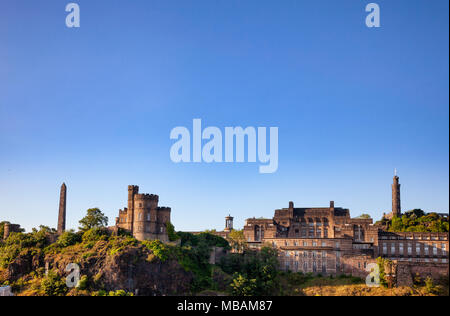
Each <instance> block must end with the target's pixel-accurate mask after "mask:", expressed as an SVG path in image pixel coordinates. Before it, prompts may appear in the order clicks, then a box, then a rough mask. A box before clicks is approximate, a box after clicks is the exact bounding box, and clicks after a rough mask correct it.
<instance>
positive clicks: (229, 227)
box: [224, 215, 234, 232]
mask: <svg viewBox="0 0 450 316" xmlns="http://www.w3.org/2000/svg"><path fill="white" fill-rule="evenodd" d="M233 219H234V218H233V217H232V216H231V215H228V216H227V217H225V229H224V231H226V232H231V231H232V230H233Z"/></svg>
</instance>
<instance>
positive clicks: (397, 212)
mask: <svg viewBox="0 0 450 316" xmlns="http://www.w3.org/2000/svg"><path fill="white" fill-rule="evenodd" d="M398 180H399V177H398V176H397V171H395V175H394V183H392V216H397V217H399V216H401V214H402V210H401V205H400V183H399V181H398Z"/></svg>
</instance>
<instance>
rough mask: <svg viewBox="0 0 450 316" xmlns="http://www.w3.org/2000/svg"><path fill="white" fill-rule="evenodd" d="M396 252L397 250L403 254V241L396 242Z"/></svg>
mask: <svg viewBox="0 0 450 316" xmlns="http://www.w3.org/2000/svg"><path fill="white" fill-rule="evenodd" d="M398 252H399V253H400V254H401V255H403V243H402V242H401V243H399V244H398Z"/></svg>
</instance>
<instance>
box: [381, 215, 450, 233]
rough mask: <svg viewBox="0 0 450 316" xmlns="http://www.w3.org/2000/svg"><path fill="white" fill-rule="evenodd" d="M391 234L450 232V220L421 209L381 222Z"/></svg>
mask: <svg viewBox="0 0 450 316" xmlns="http://www.w3.org/2000/svg"><path fill="white" fill-rule="evenodd" d="M379 223H380V224H382V225H385V226H386V227H387V229H388V231H391V232H433V233H440V232H446V233H447V232H448V218H446V217H442V216H439V215H438V214H437V213H428V214H426V213H425V212H424V211H422V210H420V209H415V210H412V211H408V212H405V213H404V214H403V215H402V216H401V217H394V218H392V220H385V221H384V222H379Z"/></svg>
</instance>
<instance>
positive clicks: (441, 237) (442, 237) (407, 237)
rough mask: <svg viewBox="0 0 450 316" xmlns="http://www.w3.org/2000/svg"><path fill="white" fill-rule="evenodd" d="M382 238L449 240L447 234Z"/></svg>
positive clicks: (384, 238)
mask: <svg viewBox="0 0 450 316" xmlns="http://www.w3.org/2000/svg"><path fill="white" fill-rule="evenodd" d="M380 239H383V240H387V239H390V240H403V239H407V240H414V239H415V240H447V239H448V238H447V236H431V237H430V236H421V235H415V236H381V237H380Z"/></svg>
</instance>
